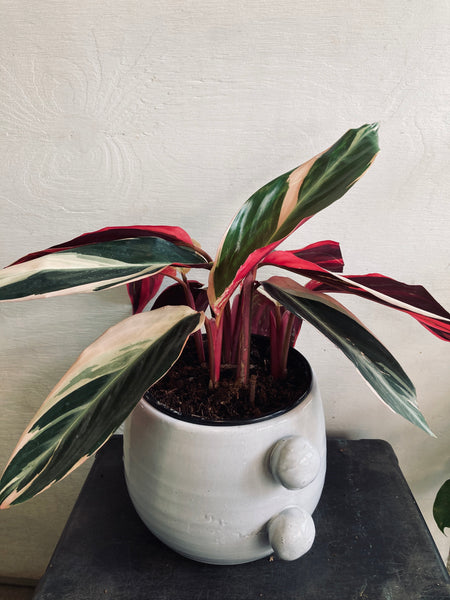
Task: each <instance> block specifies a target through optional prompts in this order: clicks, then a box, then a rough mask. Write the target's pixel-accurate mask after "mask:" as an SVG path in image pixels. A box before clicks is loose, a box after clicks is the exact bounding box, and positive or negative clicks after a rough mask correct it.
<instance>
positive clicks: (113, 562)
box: [34, 436, 450, 600]
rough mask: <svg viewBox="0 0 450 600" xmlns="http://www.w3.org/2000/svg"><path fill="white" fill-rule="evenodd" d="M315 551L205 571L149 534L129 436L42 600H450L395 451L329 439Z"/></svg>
mask: <svg viewBox="0 0 450 600" xmlns="http://www.w3.org/2000/svg"><path fill="white" fill-rule="evenodd" d="M314 521H315V524H316V529H317V534H316V540H315V543H314V546H313V548H312V549H311V550H310V551H309V552H308V553H307V554H306V555H305V556H304V557H302V558H300V559H299V560H297V561H294V562H290V563H286V562H283V561H280V560H277V559H276V558H275V559H274V558H273V557H270V558H266V559H262V560H259V561H257V562H254V563H248V564H245V565H236V566H213V565H205V564H200V563H196V562H193V561H190V560H188V559H185V558H182V557H180V556H178V555H177V554H175V553H174V552H172V551H171V550H170V549H168V548H166V547H165V546H164V545H163V544H162V543H161V542H159V541H158V540H157V539H156V538H155V537H154V536H153V535H152V534H151V533H150V532H149V531H148V530H147V529H146V527H145V526H144V525H143V523H142V522H141V521H140V519H139V517H138V516H137V514H136V513H135V511H134V509H133V506H132V505H131V502H130V500H129V497H128V494H127V490H126V487H125V482H124V477H123V465H122V438H121V437H120V436H115V437H114V438H112V439H111V440H110V441H109V442H108V443H107V444H106V445H105V446H104V448H103V449H102V450H101V451H100V452H99V453H98V455H97V458H96V460H95V463H94V466H93V468H92V470H91V472H90V474H89V476H88V478H87V480H86V483H85V485H84V487H83V490H82V491H81V494H80V497H79V498H78V501H77V503H76V505H75V507H74V509H73V512H72V514H71V516H70V518H69V521H68V523H67V525H66V528H65V530H64V532H63V534H62V536H61V540H60V541H59V544H58V546H57V548H56V550H55V553H54V555H53V558H52V560H51V562H50V564H49V566H48V568H47V571H46V573H45V575H44V576H43V578H42V579H41V581H40V583H39V586H38V588H37V590H36V593H35V596H34V599H35V600H44V599H45V600H69V599H70V600H75V599H76V600H93V599H95V600H99V599H107V598H111V599H113V600H125V599H126V600H163V599H164V600H169V599H172V598H173V599H175V598H176V599H177V600H188V599H189V600H193V599H198V600H244V599H245V600H261V599H264V598H266V599H270V600H278V599H281V598H283V600H294V599H298V600H313V599H314V600H419V599H420V600H450V580H449V577H448V574H447V571H446V569H445V566H444V564H443V562H442V560H441V557H440V556H439V553H438V551H437V549H436V546H435V545H434V542H433V540H432V538H431V536H430V533H429V531H428V529H427V527H426V525H425V523H424V521H423V518H422V516H421V514H420V512H419V510H418V508H417V505H416V503H415V501H414V499H413V497H412V495H411V492H410V490H409V488H408V486H407V484H406V482H405V480H404V478H403V475H402V473H401V471H400V469H399V467H398V462H397V459H396V457H395V454H394V452H393V450H392V448H391V447H390V446H389V444H387V443H386V442H383V441H380V440H358V441H347V440H330V441H329V443H328V471H327V477H326V482H325V488H324V492H323V495H322V498H321V501H320V503H319V506H318V508H317V510H316V512H315V513H314Z"/></svg>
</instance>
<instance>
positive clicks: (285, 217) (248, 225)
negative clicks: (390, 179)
mask: <svg viewBox="0 0 450 600" xmlns="http://www.w3.org/2000/svg"><path fill="white" fill-rule="evenodd" d="M377 131H378V126H377V124H373V125H363V126H362V127H359V128H358V129H350V130H349V131H347V132H346V133H345V134H344V135H343V136H342V137H341V138H340V139H339V140H338V141H337V142H336V143H335V144H333V146H331V147H330V148H329V149H328V150H326V151H325V152H322V153H321V154H318V155H317V156H315V157H314V158H311V159H310V160H309V161H307V162H306V163H304V164H302V165H300V166H299V167H297V168H296V169H293V170H292V171H289V172H288V173H285V174H284V175H281V176H279V177H277V178H276V179H274V180H273V181H271V182H270V183H267V184H266V185H265V186H263V187H262V188H261V189H259V190H258V191H257V192H255V193H254V194H253V195H252V196H251V197H250V198H249V199H248V200H247V201H246V202H245V204H243V206H242V208H241V209H240V210H239V212H238V213H237V215H236V216H235V218H234V219H233V221H232V223H231V225H230V226H229V228H228V230H227V232H226V235H225V237H224V239H223V241H222V243H221V245H220V247H219V250H218V253H217V258H216V264H215V266H214V268H213V270H212V272H211V275H210V289H209V292H208V294H209V297H210V301H211V304H212V305H213V306H214V305H215V304H220V301H219V299H220V297H221V296H222V295H223V294H225V293H226V290H227V288H228V287H229V286H231V284H232V282H233V280H234V278H235V276H236V274H237V273H238V270H239V269H240V268H241V267H242V265H244V263H245V262H246V260H247V258H248V257H249V256H250V255H251V254H252V253H253V252H256V251H258V250H260V249H263V248H267V249H268V251H270V250H272V249H273V247H274V245H276V244H277V243H279V242H280V241H281V240H283V239H284V238H286V237H287V236H288V235H289V234H291V233H292V232H293V231H294V230H295V229H296V228H297V227H298V226H299V225H301V223H302V222H303V221H304V220H305V219H308V218H309V217H312V216H313V215H315V214H316V213H318V212H319V211H321V210H323V209H324V208H326V207H327V206H329V205H330V204H332V203H333V202H335V201H336V200H338V199H339V198H341V197H342V196H343V195H344V194H345V193H346V192H347V191H348V190H349V189H350V188H351V187H352V186H353V185H354V184H355V183H356V181H358V179H359V178H360V177H361V176H362V175H363V174H364V173H365V171H366V170H367V169H368V168H369V166H370V165H371V163H372V161H373V160H374V158H375V156H376V155H377V153H378V151H379V147H378V133H377ZM263 257H264V252H262V253H261V256H260V257H258V258H260V259H262V258H263ZM253 266H255V265H253V264H251V265H249V269H251V268H253ZM242 276H245V273H242Z"/></svg>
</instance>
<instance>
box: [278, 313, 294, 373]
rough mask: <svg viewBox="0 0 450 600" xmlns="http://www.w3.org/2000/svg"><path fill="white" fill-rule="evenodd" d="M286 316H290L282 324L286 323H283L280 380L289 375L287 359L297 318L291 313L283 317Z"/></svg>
mask: <svg viewBox="0 0 450 600" xmlns="http://www.w3.org/2000/svg"><path fill="white" fill-rule="evenodd" d="M286 314H288V315H289V316H288V317H287V318H286V320H285V319H284V318H283V319H282V322H283V321H284V322H283V327H282V332H283V339H282V341H281V353H280V371H279V377H280V378H283V377H286V375H287V359H288V354H289V348H290V345H291V335H292V327H293V326H294V319H295V316H294V315H293V314H292V313H291V312H290V313H285V315H283V316H284V317H285V316H286Z"/></svg>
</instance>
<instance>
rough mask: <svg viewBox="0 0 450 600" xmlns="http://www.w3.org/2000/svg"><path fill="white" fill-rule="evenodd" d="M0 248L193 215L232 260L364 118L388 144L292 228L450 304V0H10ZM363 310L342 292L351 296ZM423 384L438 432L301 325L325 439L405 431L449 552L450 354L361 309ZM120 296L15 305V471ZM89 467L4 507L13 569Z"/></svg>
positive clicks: (47, 536)
mask: <svg viewBox="0 0 450 600" xmlns="http://www.w3.org/2000/svg"><path fill="white" fill-rule="evenodd" d="M0 9H1V14H2V19H1V21H0V211H1V216H0V259H1V263H2V264H3V265H6V264H8V263H9V262H11V261H13V260H14V259H16V258H18V257H19V256H22V255H23V254H25V253H27V252H29V251H32V250H36V249H40V248H45V247H47V246H49V245H52V244H55V243H58V242H61V241H64V240H66V239H69V238H70V237H73V236H75V235H78V234H80V233H82V232H85V231H89V230H93V229H97V228H100V227H103V226H106V225H122V224H124V225H125V224H139V223H146V224H178V225H180V226H183V227H185V228H186V229H187V230H188V231H189V232H190V233H191V235H192V236H193V237H194V238H195V239H198V240H200V241H201V242H202V244H203V246H204V247H205V248H206V249H208V250H209V251H210V252H214V251H215V248H216V245H217V243H218V240H219V239H220V236H221V235H222V232H223V230H224V228H225V226H226V225H227V224H228V222H229V220H230V219H231V217H232V215H233V214H234V212H235V211H236V210H237V209H238V208H239V206H240V205H241V203H242V202H243V201H244V200H245V199H246V198H247V197H248V196H249V195H250V194H251V193H252V192H253V191H255V189H257V188H258V187H259V186H260V185H262V184H263V183H265V182H266V181H268V180H270V179H271V178H273V177H274V176H276V175H278V174H280V173H282V172H285V171H287V170H288V169H290V168H292V167H294V166H296V165H297V164H299V163H300V162H302V161H304V160H306V159H308V158H310V157H311V156H313V155H314V154H315V153H317V152H318V151H320V150H322V149H324V148H326V147H327V146H328V145H329V144H331V143H332V142H334V141H335V140H336V139H337V138H338V137H339V136H340V135H341V134H342V133H344V132H345V131H346V130H347V129H348V128H350V127H355V126H359V125H361V124H363V123H366V122H372V121H380V123H381V131H380V140H381V148H382V152H381V155H380V156H379V157H378V159H377V161H376V162H375V164H374V166H373V167H372V169H371V171H370V172H369V173H368V174H367V175H366V176H365V178H364V179H363V180H362V181H360V182H359V183H358V185H357V186H355V187H354V188H353V189H352V190H351V192H350V193H349V194H348V195H347V196H346V198H345V199H344V200H342V201H341V202H339V203H337V204H336V205H334V206H333V207H331V208H330V209H328V210H327V211H326V212H325V213H323V214H321V215H320V216H318V217H316V218H315V219H313V220H311V221H310V222H309V223H308V224H307V225H306V226H305V227H304V228H303V229H302V230H301V231H299V232H297V234H296V235H295V239H292V242H291V247H299V246H301V245H303V244H306V243H308V242H311V241H314V240H318V239H327V238H331V239H337V240H339V241H341V243H342V247H343V251H344V256H345V259H346V263H347V265H348V272H353V273H364V272H371V271H378V272H381V273H385V274H390V275H392V276H394V277H397V278H399V279H400V280H403V281H407V282H410V283H423V284H424V285H426V287H428V288H429V289H430V291H432V292H433V294H434V295H435V296H436V298H437V299H438V300H440V301H441V302H442V303H443V304H445V305H446V306H447V307H449V306H450V242H449V237H448V232H449V229H450V208H449V202H448V197H449V190H450V169H449V164H450V129H449V125H450V112H449V106H450V83H449V82H450V78H449V75H450V74H449V67H448V65H449V64H450V45H449V44H448V40H449V36H450V4H449V3H448V2H447V0H441V1H439V0H437V1H434V2H432V3H425V2H422V1H421V0H398V1H397V2H395V3H394V2H388V1H383V0H381V1H380V0H367V1H365V2H360V1H359V0H345V1H344V0H322V1H318V2H303V1H299V0H279V1H278V2H272V1H270V2H269V1H267V0H246V2H242V1H237V0H228V2H221V1H220V2H219V1H218V0H205V1H202V2H200V1H197V2H196V1H192V0H191V1H189V0H164V2H163V1H162V0H158V1H156V0H152V1H147V2H142V0H140V1H139V2H137V1H134V0H105V1H104V2H94V1H93V0H77V1H75V0H69V1H67V0H66V1H63V0H36V1H34V2H20V3H17V2H13V1H12V0H0ZM344 300H345V301H346V299H344ZM347 304H348V305H349V306H350V307H351V308H352V309H353V310H354V311H355V312H356V313H357V314H358V316H360V318H361V319H362V320H363V321H365V322H367V324H368V325H369V326H370V327H371V328H372V330H373V331H374V332H375V333H376V334H377V335H378V336H379V337H380V338H381V339H382V340H383V341H384V342H385V343H386V345H387V346H388V347H389V348H390V349H391V350H392V351H393V352H394V354H396V356H397V357H398V358H399V360H400V362H401V363H402V364H403V365H404V367H405V369H406V370H407V372H409V373H410V375H411V376H412V378H413V379H414V381H415V383H416V385H417V389H418V396H419V401H420V405H421V407H422V409H423V411H424V412H425V414H426V416H427V418H428V421H429V423H430V425H431V427H432V429H433V430H434V431H435V432H436V434H438V436H439V437H438V439H432V438H429V437H427V436H426V435H425V434H422V433H421V432H420V431H419V430H416V429H415V428H413V427H412V426H410V425H409V424H407V423H404V422H403V421H402V420H401V419H400V418H398V417H396V416H394V415H391V414H390V413H389V412H388V411H387V409H386V408H384V407H383V406H382V405H381V404H379V403H378V402H377V400H376V399H375V398H374V397H372V396H371V393H370V392H369V391H368V389H367V388H366V387H365V385H364V383H363V382H362V381H360V378H359V376H358V375H357V374H356V372H355V371H354V369H353V367H352V366H351V365H350V364H347V362H346V360H345V359H344V358H343V357H342V356H340V355H339V353H338V352H337V351H335V350H334V348H333V347H331V345H330V344H328V343H327V342H326V341H324V340H323V339H322V338H321V337H320V336H319V334H316V333H314V332H312V331H311V330H310V329H309V328H308V327H305V331H304V334H303V337H302V338H301V341H300V344H299V347H300V349H302V350H303V351H304V353H305V354H306V355H307V356H308V357H309V358H310V360H311V362H312V363H313V365H314V367H315V369H316V371H317V372H318V374H319V377H320V379H321V382H322V391H323V396H324V400H325V404H326V411H327V419H328V426H329V431H330V432H331V433H332V434H337V435H342V436H348V437H355V438H358V437H380V438H384V439H386V440H388V441H389V442H391V443H392V444H393V446H394V448H395V450H396V452H397V454H398V457H399V459H400V464H401V466H402V468H403V471H404V473H405V475H406V477H407V479H408V481H409V483H410V485H411V487H412V489H413V491H414V493H415V495H416V498H417V500H418V502H419V504H420V506H421V508H422V510H423V512H424V514H425V517H426V518H427V520H428V522H429V524H430V526H431V527H432V530H433V533H434V534H435V536H436V541H437V542H438V545H439V547H440V549H441V551H442V553H443V554H445V553H446V552H447V549H448V540H447V538H445V537H444V536H443V535H442V534H440V533H439V532H438V531H437V529H436V527H434V526H433V524H432V522H431V505H432V499H433V497H434V494H435V492H436V490H437V489H438V487H439V485H440V483H441V482H442V481H443V480H444V479H445V478H446V477H448V475H449V467H450V465H449V440H448V432H449V425H450V418H449V410H448V396H449V394H450V368H449V364H450V344H447V345H446V344H444V343H443V342H440V341H439V340H437V339H435V338H433V337H432V336H431V335H430V334H428V333H427V332H426V331H425V330H423V329H422V328H421V327H420V326H419V325H417V324H416V323H415V322H413V321H412V320H408V318H407V317H404V316H401V315H398V314H394V313H392V312H389V311H387V310H384V309H382V308H381V307H379V306H372V305H367V304H366V305H364V304H363V303H361V302H358V301H355V302H350V301H349V302H348V303H347ZM128 313H129V307H128V304H127V298H126V294H125V292H124V291H120V290H119V291H110V292H106V293H101V294H98V295H92V296H89V295H86V296H78V297H65V298H58V299H52V300H39V301H32V302H23V303H18V304H4V305H2V306H1V307H0V382H1V383H0V415H1V416H0V422H1V430H2V435H1V439H0V463H2V464H4V463H5V461H6V460H7V458H8V456H9V454H10V451H11V449H12V448H13V446H14V444H15V442H16V439H17V438H18V436H19V434H20V433H21V431H22V430H23V428H24V427H25V425H26V424H27V422H28V420H29V419H30V418H31V416H32V414H33V413H34V411H35V410H36V409H37V407H38V406H39V405H40V403H41V401H42V399H43V397H45V395H46V394H47V393H48V391H49V390H50V389H51V388H52V387H53V385H54V384H55V383H56V381H57V380H58V378H59V377H60V376H61V375H62V374H63V373H64V371H65V370H66V369H67V368H68V367H69V365H70V364H71V363H72V362H73V361H74V359H75V358H76V356H77V355H78V353H79V352H80V351H81V350H82V348H83V347H84V346H85V345H86V344H88V343H89V342H90V341H92V340H93V339H94V338H96V337H97V336H98V335H99V334H100V333H101V332H102V331H103V330H104V329H105V328H106V327H107V326H109V325H111V324H113V323H115V322H116V321H117V320H118V319H119V318H121V317H123V316H125V315H127V314H128ZM83 476H84V473H83V472H81V473H78V474H74V475H73V476H72V477H71V478H69V479H67V480H65V481H64V482H62V483H61V484H60V485H58V486H56V487H55V488H54V489H52V490H49V491H48V492H46V493H45V494H43V495H41V496H40V497H38V498H36V499H35V500H33V501H31V502H29V503H28V504H25V505H22V506H19V507H17V508H14V509H11V510H9V511H4V512H3V513H2V514H0V575H8V576H23V577H38V576H39V575H40V574H41V572H42V571H43V569H44V568H45V565H46V563H47V561H48V559H49V556H50V552H51V549H52V547H53V546H54V544H55V543H56V540H57V539H58V536H59V533H60V531H61V527H62V525H63V523H64V520H65V518H66V517H67V515H68V512H69V510H70V507H71V505H72V503H73V501H74V499H75V497H76V494H77V490H78V489H79V486H80V484H81V481H82V478H83Z"/></svg>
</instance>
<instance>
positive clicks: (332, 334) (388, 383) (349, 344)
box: [262, 277, 433, 435]
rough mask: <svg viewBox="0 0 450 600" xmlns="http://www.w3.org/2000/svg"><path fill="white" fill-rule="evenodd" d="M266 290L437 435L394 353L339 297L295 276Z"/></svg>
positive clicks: (402, 411)
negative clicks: (309, 286)
mask: <svg viewBox="0 0 450 600" xmlns="http://www.w3.org/2000/svg"><path fill="white" fill-rule="evenodd" d="M262 286H263V288H264V290H265V291H266V293H267V294H268V295H269V296H270V297H271V298H272V299H273V300H275V301H276V302H278V303H280V304H282V305H283V306H284V307H286V308H287V309H288V310H290V311H291V312H292V313H294V314H295V315H297V316H298V317H300V318H302V319H305V320H306V321H308V322H309V323H311V324H312V325H314V327H316V328H317V329H318V330H319V331H321V332H322V333H323V334H324V335H325V336H326V337H327V338H328V339H329V340H331V341H332V342H333V343H334V344H335V345H336V346H337V347H338V348H340V349H341V350H342V352H344V354H345V355H346V356H347V357H348V358H349V359H350V360H351V361H352V362H353V364H354V365H355V366H356V368H357V369H358V371H359V372H360V373H361V375H362V376H363V377H364V379H365V380H366V382H367V383H368V385H369V386H370V387H371V388H372V389H373V391H374V392H375V393H376V394H377V395H378V396H379V398H380V399H381V400H383V402H385V403H386V404H387V405H388V406H389V408H391V409H392V410H393V411H394V412H396V413H398V414H399V415H401V416H402V417H404V418H405V419H407V420H408V421H410V422H411V423H413V424H414V425H417V426H419V427H420V428H422V429H423V430H424V431H426V432H427V433H429V434H430V435H433V433H432V432H431V430H430V428H429V427H428V425H427V423H426V421H425V419H424V417H423V415H422V413H421V412H420V411H419V409H418V407H417V401H416V392H415V389H414V385H413V383H412V382H411V380H410V379H409V377H408V376H407V375H406V373H405V372H404V370H403V369H402V367H401V366H400V365H399V363H398V362H397V360H396V359H395V358H394V357H393V356H392V354H391V353H390V352H389V351H388V350H387V349H386V348H385V347H384V346H383V345H382V344H381V342H379V341H378V340H377V338H375V337H374V336H373V334H372V333H370V331H369V330H368V329H366V328H365V327H364V326H363V325H362V323H360V322H359V321H358V319H357V318H356V317H355V316H354V315H353V314H352V313H351V312H350V311H348V310H347V309H346V308H345V307H344V306H343V305H342V304H340V303H339V302H338V301H337V300H334V299H333V298H330V297H329V296H327V295H325V294H322V293H318V292H312V291H310V290H308V289H307V288H305V287H303V286H302V285H300V284H298V283H296V282H295V281H293V280H292V279H289V278H285V277H272V278H271V279H269V280H268V281H266V282H264V283H263V284H262Z"/></svg>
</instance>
